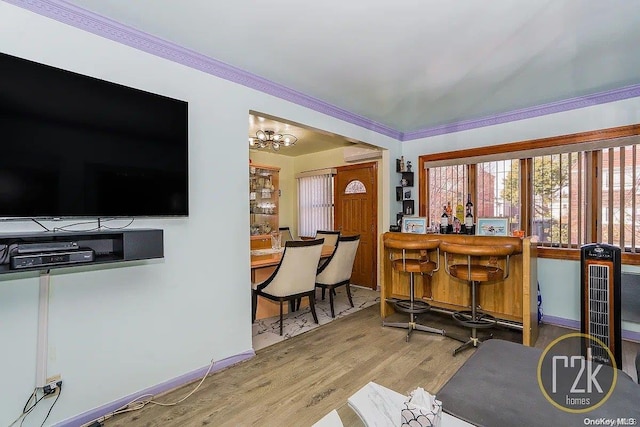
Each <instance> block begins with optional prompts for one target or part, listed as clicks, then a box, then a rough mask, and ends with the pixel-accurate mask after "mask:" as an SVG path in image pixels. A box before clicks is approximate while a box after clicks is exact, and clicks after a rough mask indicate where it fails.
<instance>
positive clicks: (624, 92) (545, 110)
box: [401, 84, 640, 141]
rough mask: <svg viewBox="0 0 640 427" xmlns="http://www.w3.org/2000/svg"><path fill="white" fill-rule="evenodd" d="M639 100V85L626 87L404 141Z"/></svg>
mask: <svg viewBox="0 0 640 427" xmlns="http://www.w3.org/2000/svg"><path fill="white" fill-rule="evenodd" d="M638 96H640V84H637V85H632V86H626V87H623V88H620V89H614V90H609V91H605V92H598V93H595V94H591V95H585V96H579V97H576V98H570V99H565V100H562V101H556V102H550V103H547V104H542V105H537V106H534V107H527V108H522V109H519V110H514V111H510V112H508V113H501V114H495V115H492V116H487V117H483V118H480V119H473V120H463V121H460V122H456V123H451V124H446V125H442V126H435V127H431V128H427V129H422V130H417V131H415V132H404V133H403V134H402V139H401V140H402V141H411V140H414V139H420V138H428V137H430V136H436V135H444V134H447V133H455V132H461V131H465V130H471V129H477V128H482V127H487V126H493V125H498V124H503V123H509V122H515V121H518V120H525V119H531V118H534V117H540V116H546V115H549V114H556V113H561V112H563V111H570V110H577V109H579V108H585V107H591V106H594V105H599V104H606V103H609V102H615V101H621V100H624V99H629V98H636V97H638Z"/></svg>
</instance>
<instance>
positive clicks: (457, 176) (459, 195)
mask: <svg viewBox="0 0 640 427" xmlns="http://www.w3.org/2000/svg"><path fill="white" fill-rule="evenodd" d="M467 176H468V171H467V167H466V165H455V166H443V167H436V168H432V169H430V170H429V183H430V186H429V189H430V192H429V212H431V220H430V224H433V223H434V222H439V218H440V216H441V215H442V212H443V211H444V209H445V208H446V207H447V206H448V205H451V209H452V211H453V210H455V211H454V212H453V213H454V214H456V216H457V218H458V219H460V220H461V221H464V220H463V219H462V214H460V216H458V214H459V213H460V212H458V211H462V210H463V209H464V205H465V203H466V202H467V193H468V184H467V183H468V179H467Z"/></svg>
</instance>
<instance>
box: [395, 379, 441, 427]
mask: <svg viewBox="0 0 640 427" xmlns="http://www.w3.org/2000/svg"><path fill="white" fill-rule="evenodd" d="M441 417H442V402H440V401H439V400H436V397H435V396H433V395H431V394H429V393H427V392H426V391H424V389H423V388H422V387H418V388H417V389H415V390H414V391H412V392H411V394H410V395H409V398H408V399H407V400H406V401H405V402H404V404H403V405H402V412H401V422H402V424H401V427H439V426H440V419H441Z"/></svg>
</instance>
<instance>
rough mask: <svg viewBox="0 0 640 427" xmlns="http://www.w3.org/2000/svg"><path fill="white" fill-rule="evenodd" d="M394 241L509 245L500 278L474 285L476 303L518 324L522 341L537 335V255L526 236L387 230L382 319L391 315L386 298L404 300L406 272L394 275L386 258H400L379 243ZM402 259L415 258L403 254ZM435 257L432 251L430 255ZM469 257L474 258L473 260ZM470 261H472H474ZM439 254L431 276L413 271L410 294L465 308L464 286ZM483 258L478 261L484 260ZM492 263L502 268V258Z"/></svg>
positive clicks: (436, 305)
mask: <svg viewBox="0 0 640 427" xmlns="http://www.w3.org/2000/svg"><path fill="white" fill-rule="evenodd" d="M388 239H394V240H438V241H440V242H449V243H457V244H462V245H469V246H477V245H483V246H484V245H496V246H502V245H505V244H509V245H513V247H514V249H515V250H514V253H513V255H511V256H510V261H509V263H510V265H509V277H507V279H506V280H504V281H503V280H496V281H493V282H487V283H481V284H480V285H479V286H478V295H477V298H478V304H479V306H480V308H481V310H483V311H484V312H486V313H489V314H491V315H493V316H495V317H496V318H497V319H500V320H502V321H504V322H506V323H507V324H513V326H514V327H515V328H518V329H519V327H520V326H521V327H522V343H523V344H524V345H529V346H532V345H534V344H535V341H536V339H537V336H538V327H537V326H538V323H537V319H538V317H537V316H538V295H537V263H536V261H537V258H536V246H535V243H533V242H532V239H531V238H530V237H526V238H524V239H521V238H519V237H507V236H504V237H503V236H474V235H465V234H413V233H398V232H387V233H384V234H383V235H382V237H381V248H382V250H381V251H380V254H381V257H382V259H381V260H380V261H381V262H380V264H381V280H380V282H381V294H380V297H381V301H382V302H381V304H380V315H381V316H382V318H385V317H388V316H389V315H391V314H393V313H394V309H393V305H392V304H391V303H390V302H388V300H390V299H407V298H408V297H409V274H407V273H398V272H396V271H394V270H393V269H392V268H391V261H390V258H389V256H390V255H393V256H394V257H395V258H398V257H400V256H401V252H402V251H401V250H394V249H388V248H386V247H385V245H384V242H385V241H386V240H388ZM407 256H408V257H411V256H415V257H418V253H415V255H409V252H408V254H407ZM431 259H432V260H433V261H435V251H434V252H433V254H431ZM452 259H453V261H455V262H462V263H466V257H464V256H459V255H450V256H449V262H450V263H451V262H452ZM475 261H478V260H477V259H476V260H475ZM475 261H474V262H475ZM444 262H445V260H444V254H443V252H442V251H440V268H439V270H438V271H436V272H434V274H433V276H432V277H429V276H427V275H425V276H420V275H419V274H417V275H416V276H415V277H416V287H415V295H416V298H417V299H422V300H423V301H425V302H428V303H429V304H430V305H431V306H432V307H434V308H436V309H442V310H446V311H457V310H469V309H470V304H471V303H470V301H471V292H470V286H469V284H468V283H467V282H466V281H463V280H458V279H456V278H453V277H451V276H449V275H448V274H447V272H446V271H445V268H444ZM487 262H488V257H487V258H481V259H480V263H482V264H486V263H487ZM498 265H499V266H500V267H501V268H504V267H505V259H504V258H499V260H498Z"/></svg>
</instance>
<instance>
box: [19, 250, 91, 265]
mask: <svg viewBox="0 0 640 427" xmlns="http://www.w3.org/2000/svg"><path fill="white" fill-rule="evenodd" d="M93 260H94V253H93V250H92V249H77V250H71V251H58V252H41V253H30V254H18V255H12V256H11V269H13V270H19V269H23V268H34V267H49V266H54V265H70V264H79V263H84V262H92V261H93Z"/></svg>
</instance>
